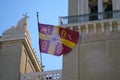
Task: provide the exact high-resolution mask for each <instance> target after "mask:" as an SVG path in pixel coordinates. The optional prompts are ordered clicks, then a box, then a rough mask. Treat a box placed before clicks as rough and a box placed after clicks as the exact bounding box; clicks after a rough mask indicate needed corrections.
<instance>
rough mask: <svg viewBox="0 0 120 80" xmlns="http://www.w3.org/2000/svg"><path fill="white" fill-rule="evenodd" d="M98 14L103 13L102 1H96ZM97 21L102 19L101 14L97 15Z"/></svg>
mask: <svg viewBox="0 0 120 80" xmlns="http://www.w3.org/2000/svg"><path fill="white" fill-rule="evenodd" d="M98 12H103V0H98ZM98 19H103V14H99V15H98Z"/></svg>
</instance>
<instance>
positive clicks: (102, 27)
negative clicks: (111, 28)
mask: <svg viewBox="0 0 120 80" xmlns="http://www.w3.org/2000/svg"><path fill="white" fill-rule="evenodd" d="M101 30H102V33H104V23H101Z"/></svg>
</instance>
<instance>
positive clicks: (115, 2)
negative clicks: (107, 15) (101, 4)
mask: <svg viewBox="0 0 120 80" xmlns="http://www.w3.org/2000/svg"><path fill="white" fill-rule="evenodd" d="M119 5H120V0H112V6H113V11H116V10H120V6H119ZM119 15H120V13H114V14H113V17H114V18H118V17H119Z"/></svg>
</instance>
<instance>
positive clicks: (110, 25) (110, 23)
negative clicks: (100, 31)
mask: <svg viewBox="0 0 120 80" xmlns="http://www.w3.org/2000/svg"><path fill="white" fill-rule="evenodd" d="M109 27H110V32H112V22H109Z"/></svg>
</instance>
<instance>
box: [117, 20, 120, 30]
mask: <svg viewBox="0 0 120 80" xmlns="http://www.w3.org/2000/svg"><path fill="white" fill-rule="evenodd" d="M117 23H118V31H120V22H119V21H118V22H117Z"/></svg>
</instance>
